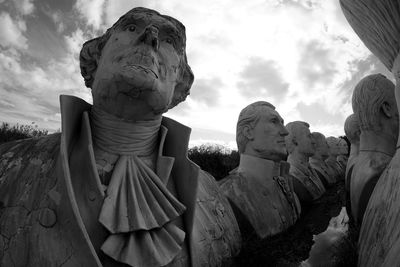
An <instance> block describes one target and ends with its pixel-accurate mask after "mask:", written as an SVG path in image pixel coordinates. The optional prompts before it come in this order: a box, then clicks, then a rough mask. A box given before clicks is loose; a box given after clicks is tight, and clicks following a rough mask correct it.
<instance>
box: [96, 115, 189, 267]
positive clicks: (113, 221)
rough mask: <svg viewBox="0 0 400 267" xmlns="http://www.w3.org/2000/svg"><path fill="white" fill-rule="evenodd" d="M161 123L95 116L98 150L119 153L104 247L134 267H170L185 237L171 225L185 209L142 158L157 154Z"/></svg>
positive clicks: (105, 210)
mask: <svg viewBox="0 0 400 267" xmlns="http://www.w3.org/2000/svg"><path fill="white" fill-rule="evenodd" d="M160 125H161V118H159V119H157V120H151V121H140V122H134V123H130V122H126V121H123V120H120V119H118V118H116V117H114V116H112V115H110V114H107V113H106V112H104V111H101V110H98V109H96V108H93V109H92V112H91V128H92V135H93V142H94V144H95V146H97V147H99V148H100V149H102V150H104V151H106V152H108V153H112V154H117V155H119V158H118V160H117V162H116V164H115V167H114V170H113V173H112V176H111V180H110V183H109V185H108V187H107V190H106V198H105V199H104V202H103V206H102V209H101V212H100V216H99V221H100V223H101V224H103V225H104V227H106V228H107V229H108V230H109V231H110V233H111V234H110V236H109V237H108V238H107V239H106V241H105V242H104V244H103V245H102V247H101V249H102V251H103V252H104V253H105V254H107V255H108V256H110V257H112V258H113V259H115V260H116V261H119V262H123V263H126V264H128V265H130V266H133V267H137V266H146V267H147V266H149V267H150V266H164V265H166V264H168V263H169V262H171V261H172V260H173V259H174V258H175V257H176V256H177V255H178V254H179V252H180V251H181V246H182V244H183V241H184V239H185V232H184V231H182V230H181V229H180V228H179V227H178V226H176V225H175V224H174V223H171V222H172V221H173V220H174V219H176V218H177V217H179V216H180V215H182V214H183V212H184V211H185V206H184V205H183V204H182V203H180V202H179V201H178V200H177V199H176V198H175V197H174V196H173V195H172V194H171V193H170V192H169V191H168V189H167V188H166V185H165V184H163V182H162V181H161V180H160V178H159V177H158V176H157V174H156V173H155V172H154V171H153V170H152V169H151V168H149V167H148V166H147V165H146V164H145V163H144V162H143V161H142V159H141V156H150V155H151V154H153V153H155V152H156V147H157V144H158V133H159V129H160Z"/></svg>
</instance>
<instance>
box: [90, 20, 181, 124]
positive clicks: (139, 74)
mask: <svg viewBox="0 0 400 267" xmlns="http://www.w3.org/2000/svg"><path fill="white" fill-rule="evenodd" d="M183 42H184V40H183V37H182V35H181V33H180V32H179V31H178V29H177V28H176V26H175V25H174V24H173V23H171V22H170V21H168V20H167V19H165V18H163V17H161V16H159V15H157V14H136V15H134V16H130V17H128V18H127V19H126V20H125V21H124V23H122V24H121V26H119V27H118V28H116V29H115V30H114V31H113V32H112V34H111V36H110V38H109V39H108V41H107V43H106V44H105V46H104V48H103V49H102V53H101V57H100V60H99V63H98V67H97V70H96V74H95V78H94V82H93V87H92V93H93V103H94V105H97V106H100V107H101V108H102V109H104V110H105V111H107V112H109V113H111V114H114V115H116V116H117V117H120V118H123V119H126V120H137V119H149V118H152V117H154V116H157V115H159V114H161V113H163V112H166V111H167V110H168V106H169V104H170V103H171V101H172V97H173V94H174V89H175V86H176V84H177V78H178V75H179V74H180V71H182V70H181V68H180V61H181V59H182V58H181V57H182V56H183V53H182V50H183V49H184V48H183Z"/></svg>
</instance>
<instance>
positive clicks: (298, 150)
mask: <svg viewBox="0 0 400 267" xmlns="http://www.w3.org/2000/svg"><path fill="white" fill-rule="evenodd" d="M309 127H310V125H309V124H308V123H306V122H302V121H294V122H290V123H288V124H287V125H286V128H287V130H288V131H289V135H288V136H286V138H285V139H286V147H287V149H288V152H289V156H288V159H287V162H289V163H290V171H289V172H290V174H291V175H292V176H294V177H295V180H294V188H295V192H296V194H297V195H298V197H299V198H300V200H301V201H302V202H310V201H313V200H316V199H318V198H320V197H321V196H322V195H323V194H324V193H325V187H324V185H323V183H322V182H321V180H320V178H319V177H318V174H317V173H316V172H315V170H314V169H313V168H312V167H311V166H310V164H309V162H308V160H309V158H310V157H311V156H312V155H314V153H315V142H314V139H313V137H312V135H311V133H310V129H309Z"/></svg>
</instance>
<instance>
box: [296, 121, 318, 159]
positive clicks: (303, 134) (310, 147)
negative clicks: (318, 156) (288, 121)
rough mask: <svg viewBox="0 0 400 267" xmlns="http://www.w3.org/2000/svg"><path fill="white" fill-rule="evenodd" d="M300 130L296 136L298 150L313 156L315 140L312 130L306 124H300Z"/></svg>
mask: <svg viewBox="0 0 400 267" xmlns="http://www.w3.org/2000/svg"><path fill="white" fill-rule="evenodd" d="M298 127H300V131H299V134H298V135H297V136H296V142H297V149H298V152H299V153H301V154H304V155H306V156H308V157H311V156H312V155H314V153H315V141H314V138H313V136H312V134H311V132H310V129H308V127H306V126H305V125H299V126H298Z"/></svg>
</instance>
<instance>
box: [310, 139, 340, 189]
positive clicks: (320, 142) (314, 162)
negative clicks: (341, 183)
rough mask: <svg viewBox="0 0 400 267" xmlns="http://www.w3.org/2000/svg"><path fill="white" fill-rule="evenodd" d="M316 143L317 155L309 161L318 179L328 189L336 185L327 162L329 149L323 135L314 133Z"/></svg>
mask: <svg viewBox="0 0 400 267" xmlns="http://www.w3.org/2000/svg"><path fill="white" fill-rule="evenodd" d="M311 134H312V137H313V138H314V142H315V153H314V155H312V156H311V157H310V159H309V162H310V165H311V167H312V168H313V169H314V170H315V171H316V173H317V174H318V177H319V178H320V180H321V181H322V183H323V184H324V187H325V188H327V187H329V186H331V185H333V184H334V183H336V180H335V177H334V175H333V173H332V171H331V169H330V168H329V166H328V164H327V163H326V162H325V160H326V159H327V158H328V156H329V147H328V143H327V142H326V138H325V136H324V135H323V134H322V133H319V132H312V133H311Z"/></svg>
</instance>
